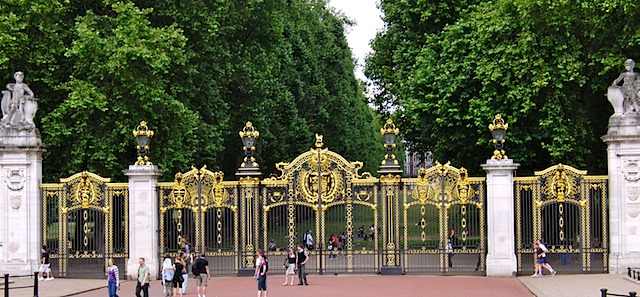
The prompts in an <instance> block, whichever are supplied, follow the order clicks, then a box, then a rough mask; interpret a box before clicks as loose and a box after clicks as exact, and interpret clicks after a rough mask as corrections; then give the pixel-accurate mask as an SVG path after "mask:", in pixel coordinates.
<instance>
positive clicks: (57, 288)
mask: <svg viewBox="0 0 640 297" xmlns="http://www.w3.org/2000/svg"><path fill="white" fill-rule="evenodd" d="M10 280H11V281H13V283H12V284H10V285H9V288H15V287H25V286H33V278H31V277H28V278H11V279H10ZM106 285H107V282H106V280H102V279H64V278H56V279H54V280H51V281H40V282H38V292H39V297H62V296H72V295H74V294H78V293H80V292H96V290H97V289H100V288H103V287H106ZM0 287H1V288H2V290H4V280H2V284H0ZM1 292H2V293H0V294H4V291H1ZM98 295H99V294H94V295H92V296H98ZM106 295H107V294H105V296H106ZM2 296H4V295H2ZM9 297H33V287H30V288H23V289H10V290H9Z"/></svg>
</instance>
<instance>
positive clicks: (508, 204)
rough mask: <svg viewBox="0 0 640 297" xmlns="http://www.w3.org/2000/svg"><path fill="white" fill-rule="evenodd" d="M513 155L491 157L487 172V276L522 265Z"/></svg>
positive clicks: (508, 272)
mask: <svg viewBox="0 0 640 297" xmlns="http://www.w3.org/2000/svg"><path fill="white" fill-rule="evenodd" d="M519 166H520V164H517V163H513V160H512V159H489V160H487V163H485V164H482V168H483V169H484V170H485V171H486V172H487V249H488V253H487V276H512V275H513V274H514V273H515V272H516V271H517V269H518V261H517V259H516V254H515V231H514V213H515V206H514V195H513V172H514V171H515V170H516V169H517V168H518V167H519Z"/></svg>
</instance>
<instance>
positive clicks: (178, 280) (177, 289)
mask: <svg viewBox="0 0 640 297" xmlns="http://www.w3.org/2000/svg"><path fill="white" fill-rule="evenodd" d="M186 266H187V265H186V264H185V263H184V260H182V257H180V256H177V257H176V261H175V263H173V271H174V272H175V273H174V274H173V281H172V284H173V296H176V297H177V296H178V293H180V297H182V283H183V282H184V278H183V277H182V275H183V274H184V273H185V272H187V268H186Z"/></svg>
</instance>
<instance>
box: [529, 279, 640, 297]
mask: <svg viewBox="0 0 640 297" xmlns="http://www.w3.org/2000/svg"><path fill="white" fill-rule="evenodd" d="M518 279H519V280H520V281H521V282H522V284H524V285H525V286H526V287H527V288H528V289H529V290H530V291H531V292H532V293H533V294H535V295H536V296H538V297H559V296H562V297H583V296H600V289H601V288H606V289H608V290H609V293H614V294H621V295H623V294H629V292H630V291H635V292H638V293H640V284H638V283H634V282H632V281H630V280H627V279H625V275H624V274H568V275H556V276H550V275H545V276H543V277H531V276H520V277H518Z"/></svg>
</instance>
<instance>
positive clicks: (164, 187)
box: [158, 166, 239, 274]
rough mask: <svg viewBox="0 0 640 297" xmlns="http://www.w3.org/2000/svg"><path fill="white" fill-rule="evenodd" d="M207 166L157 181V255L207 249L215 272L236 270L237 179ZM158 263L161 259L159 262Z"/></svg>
mask: <svg viewBox="0 0 640 297" xmlns="http://www.w3.org/2000/svg"><path fill="white" fill-rule="evenodd" d="M223 178H224V175H223V173H222V172H215V173H214V172H211V171H209V170H207V169H206V166H205V167H203V168H201V169H196V168H193V169H192V170H190V171H189V172H186V173H184V174H183V173H177V174H176V177H175V181H174V182H172V183H159V185H158V195H159V203H158V205H159V207H160V209H159V214H160V215H159V219H160V222H159V227H160V228H159V243H160V248H159V252H160V259H163V258H164V257H165V256H166V255H170V256H171V257H174V258H175V257H176V256H177V255H178V254H179V253H180V252H184V251H186V250H189V251H191V252H197V253H198V254H199V253H202V252H204V253H206V256H207V258H208V260H209V262H210V263H211V265H210V266H209V267H210V269H211V271H212V273H215V274H235V273H236V272H237V270H238V263H239V260H238V215H237V210H238V207H237V206H238V191H237V182H226V181H223ZM160 264H161V263H160Z"/></svg>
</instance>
